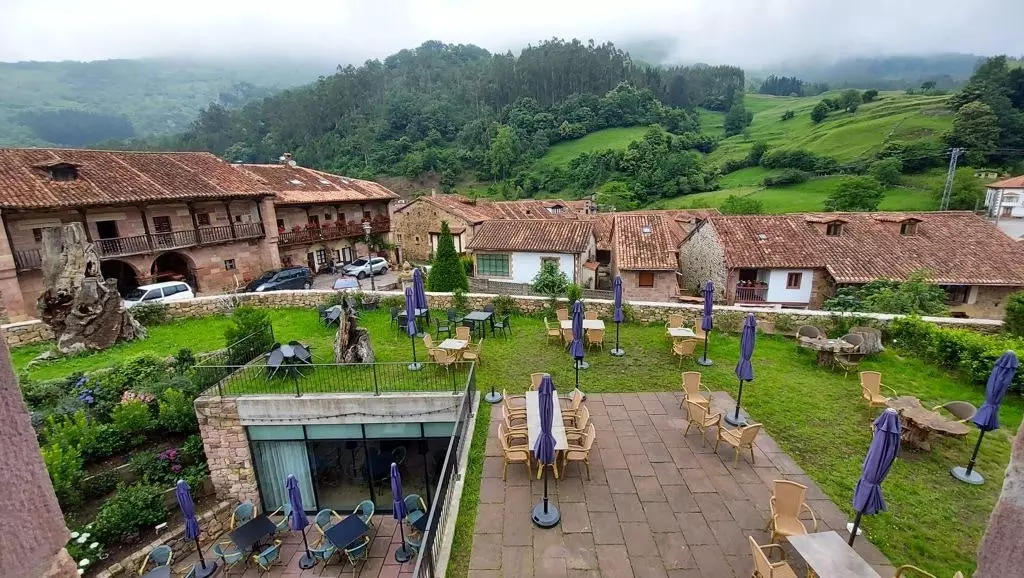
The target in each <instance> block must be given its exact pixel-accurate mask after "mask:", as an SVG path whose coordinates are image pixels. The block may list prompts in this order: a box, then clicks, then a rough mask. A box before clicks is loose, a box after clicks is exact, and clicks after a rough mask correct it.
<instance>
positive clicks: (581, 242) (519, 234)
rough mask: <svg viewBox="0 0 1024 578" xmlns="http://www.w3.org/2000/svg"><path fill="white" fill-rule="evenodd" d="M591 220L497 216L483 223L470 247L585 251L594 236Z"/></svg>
mask: <svg viewBox="0 0 1024 578" xmlns="http://www.w3.org/2000/svg"><path fill="white" fill-rule="evenodd" d="M593 234H594V233H593V229H592V228H591V226H590V223H587V222H583V221H571V220H561V219H494V220H490V221H486V222H484V223H483V224H481V225H480V227H479V228H478V229H477V230H476V234H475V235H473V240H472V241H471V242H470V243H469V249H473V250H480V251H529V252H547V253H574V254H575V253H583V252H584V251H586V250H587V246H588V245H589V244H590V239H591V237H592V236H593Z"/></svg>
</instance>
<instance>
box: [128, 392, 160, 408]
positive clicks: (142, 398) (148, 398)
mask: <svg viewBox="0 0 1024 578" xmlns="http://www.w3.org/2000/svg"><path fill="white" fill-rule="evenodd" d="M154 399H156V396H154V395H152V394H149V393H143V392H139V391H126V392H124V393H122V394H121V403H122V404H125V403H131V402H133V401H137V402H139V403H145V404H147V405H148V404H150V403H152V402H153V400H154Z"/></svg>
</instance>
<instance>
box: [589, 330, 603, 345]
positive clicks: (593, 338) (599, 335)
mask: <svg viewBox="0 0 1024 578" xmlns="http://www.w3.org/2000/svg"><path fill="white" fill-rule="evenodd" d="M586 337H587V345H589V346H590V347H591V348H593V347H594V346H597V347H599V348H601V349H602V350H604V329H588V330H587V333H586Z"/></svg>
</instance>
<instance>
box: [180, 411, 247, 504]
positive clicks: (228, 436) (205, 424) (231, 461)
mask: <svg viewBox="0 0 1024 578" xmlns="http://www.w3.org/2000/svg"><path fill="white" fill-rule="evenodd" d="M195 408H196V416H197V417H198V418H199V435H200V436H201V437H202V438H203V449H204V450H205V451H206V463H207V465H208V466H209V468H210V481H211V482H212V483H213V487H214V488H215V489H216V492H217V499H220V500H228V501H230V502H233V503H239V502H247V501H248V502H252V503H253V504H255V505H256V507H257V509H258V508H259V504H260V493H259V489H258V488H257V486H256V471H255V470H254V469H253V463H252V455H251V454H250V452H249V438H248V437H247V436H246V434H245V427H244V426H243V425H242V421H241V419H239V417H238V400H237V399H233V398H226V397H217V396H211V397H200V398H198V399H196V401H195Z"/></svg>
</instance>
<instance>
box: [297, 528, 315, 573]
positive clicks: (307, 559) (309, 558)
mask: <svg viewBox="0 0 1024 578" xmlns="http://www.w3.org/2000/svg"><path fill="white" fill-rule="evenodd" d="M302 547H303V548H305V550H306V555H305V556H303V557H302V558H299V568H302V569H303V570H308V569H310V568H312V567H313V566H316V560H313V555H312V554H310V552H309V542H307V541H306V529H305V528H303V529H302Z"/></svg>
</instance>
